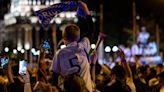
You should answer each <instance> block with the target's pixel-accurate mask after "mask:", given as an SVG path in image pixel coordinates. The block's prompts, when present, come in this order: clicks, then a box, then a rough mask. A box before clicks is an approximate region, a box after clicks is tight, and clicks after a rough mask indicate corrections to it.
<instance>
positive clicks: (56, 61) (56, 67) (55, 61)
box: [51, 54, 61, 73]
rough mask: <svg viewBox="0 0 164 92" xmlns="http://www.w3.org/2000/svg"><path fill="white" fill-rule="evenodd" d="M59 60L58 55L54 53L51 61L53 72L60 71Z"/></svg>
mask: <svg viewBox="0 0 164 92" xmlns="http://www.w3.org/2000/svg"><path fill="white" fill-rule="evenodd" d="M60 69H61V68H60V61H59V56H58V54H56V55H55V57H54V59H53V62H52V66H51V70H52V71H53V72H55V73H60V71H61V70H60Z"/></svg>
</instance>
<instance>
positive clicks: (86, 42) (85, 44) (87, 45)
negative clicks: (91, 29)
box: [79, 37, 90, 53]
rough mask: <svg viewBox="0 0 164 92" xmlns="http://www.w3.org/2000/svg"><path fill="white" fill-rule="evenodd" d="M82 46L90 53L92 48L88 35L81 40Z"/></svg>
mask: <svg viewBox="0 0 164 92" xmlns="http://www.w3.org/2000/svg"><path fill="white" fill-rule="evenodd" d="M79 45H80V48H82V49H83V48H84V49H85V50H86V51H87V53H89V50H90V41H89V39H88V38H87V37H84V38H83V39H82V40H81V41H80V42H79Z"/></svg>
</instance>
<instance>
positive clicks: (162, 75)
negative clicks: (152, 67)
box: [158, 72, 164, 83]
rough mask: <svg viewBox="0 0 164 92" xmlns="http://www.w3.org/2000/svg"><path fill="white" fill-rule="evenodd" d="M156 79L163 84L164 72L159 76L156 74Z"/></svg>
mask: <svg viewBox="0 0 164 92" xmlns="http://www.w3.org/2000/svg"><path fill="white" fill-rule="evenodd" d="M158 78H159V81H160V82H162V83H163V82H164V72H161V73H160V74H158Z"/></svg>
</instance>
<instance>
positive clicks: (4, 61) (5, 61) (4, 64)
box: [1, 57, 9, 69]
mask: <svg viewBox="0 0 164 92" xmlns="http://www.w3.org/2000/svg"><path fill="white" fill-rule="evenodd" d="M8 63H9V58H8V57H2V58H1V67H2V68H3V69H5V68H6V67H7V65H8Z"/></svg>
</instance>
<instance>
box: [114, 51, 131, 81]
mask: <svg viewBox="0 0 164 92" xmlns="http://www.w3.org/2000/svg"><path fill="white" fill-rule="evenodd" d="M117 54H118V55H119V56H120V58H121V64H122V66H123V67H124V69H125V71H126V74H127V77H129V78H130V79H133V76H132V71H131V69H130V66H129V64H128V63H127V62H126V59H125V54H124V52H123V51H122V50H121V49H119V51H118V53H117Z"/></svg>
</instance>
